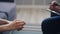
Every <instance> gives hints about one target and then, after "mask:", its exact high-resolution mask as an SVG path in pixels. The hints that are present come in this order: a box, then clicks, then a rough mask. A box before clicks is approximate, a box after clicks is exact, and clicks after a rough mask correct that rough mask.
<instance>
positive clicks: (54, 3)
mask: <svg viewBox="0 0 60 34" xmlns="http://www.w3.org/2000/svg"><path fill="white" fill-rule="evenodd" d="M49 9H50V10H52V11H57V12H60V5H59V4H58V2H57V1H56V0H53V1H52V2H51V3H50V6H49Z"/></svg>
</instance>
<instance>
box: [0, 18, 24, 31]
mask: <svg viewBox="0 0 60 34" xmlns="http://www.w3.org/2000/svg"><path fill="white" fill-rule="evenodd" d="M0 22H1V23H0V24H1V25H0V32H2V31H8V30H18V31H19V30H22V29H23V26H24V25H25V22H24V21H21V20H14V21H12V22H11V23H9V22H8V20H4V19H2V20H0Z"/></svg>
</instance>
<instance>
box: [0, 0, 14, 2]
mask: <svg viewBox="0 0 60 34" xmlns="http://www.w3.org/2000/svg"><path fill="white" fill-rule="evenodd" d="M0 2H14V0H0Z"/></svg>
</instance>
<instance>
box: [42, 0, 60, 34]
mask: <svg viewBox="0 0 60 34" xmlns="http://www.w3.org/2000/svg"><path fill="white" fill-rule="evenodd" d="M59 3H60V0H53V1H52V2H51V4H50V6H49V9H50V10H52V11H56V12H59V13H60V5H59ZM42 32H43V34H60V15H57V14H54V13H53V14H52V16H51V18H47V19H45V20H44V21H43V22H42Z"/></svg>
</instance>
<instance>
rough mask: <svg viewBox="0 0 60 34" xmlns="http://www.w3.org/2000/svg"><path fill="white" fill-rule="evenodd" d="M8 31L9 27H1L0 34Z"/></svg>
mask: <svg viewBox="0 0 60 34" xmlns="http://www.w3.org/2000/svg"><path fill="white" fill-rule="evenodd" d="M8 30H10V29H9V28H8V25H0V32H3V31H8Z"/></svg>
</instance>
